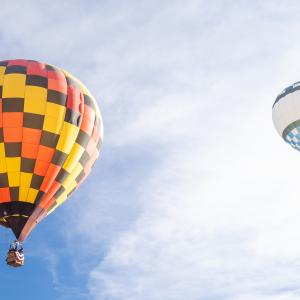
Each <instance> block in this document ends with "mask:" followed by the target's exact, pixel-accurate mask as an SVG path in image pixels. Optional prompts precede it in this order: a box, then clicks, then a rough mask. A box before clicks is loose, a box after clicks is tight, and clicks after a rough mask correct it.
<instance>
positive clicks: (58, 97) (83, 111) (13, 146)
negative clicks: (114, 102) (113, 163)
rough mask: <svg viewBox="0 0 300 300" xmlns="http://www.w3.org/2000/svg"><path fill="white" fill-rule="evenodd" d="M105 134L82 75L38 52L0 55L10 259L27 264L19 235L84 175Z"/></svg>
mask: <svg viewBox="0 0 300 300" xmlns="http://www.w3.org/2000/svg"><path fill="white" fill-rule="evenodd" d="M102 138H103V124H102V118H101V114H100V111H99V108H98V106H97V103H96V101H95V99H94V97H93V96H92V95H91V94H90V92H89V91H88V89H87V88H86V87H85V86H84V85H83V84H82V83H81V82H80V81H79V80H78V79H76V78H75V77H74V76H72V75H71V74H70V73H68V72H66V71H65V70H63V69H60V68H58V67H55V66H52V65H49V64H45V63H41V62H38V61H34V60H24V59H16V60H6V61H0V224H1V225H2V226H5V227H7V228H10V229H11V230H12V231H13V233H14V234H15V236H16V241H15V242H14V243H12V245H11V247H10V250H9V252H8V255H7V263H8V264H9V265H12V266H15V267H18V266H21V265H23V264H24V254H23V247H22V243H23V242H24V241H25V239H26V238H27V236H28V235H29V234H30V232H31V231H32V230H33V228H34V227H35V226H36V225H37V224H38V223H39V222H40V221H41V220H43V219H44V218H45V217H47V216H48V215H49V214H51V213H52V212H53V211H54V210H55V209H56V208H57V207H59V206H60V205H61V204H62V203H63V202H64V201H66V199H68V198H69V197H70V195H71V194H72V193H73V192H74V190H76V189H77V188H78V187H79V186H80V184H81V183H82V182H83V180H84V179H85V178H86V177H87V175H88V174H89V173H90V171H91V168H92V167H93V165H94V163H95V161H96V159H97V158H98V156H99V148H100V145H101V143H102Z"/></svg>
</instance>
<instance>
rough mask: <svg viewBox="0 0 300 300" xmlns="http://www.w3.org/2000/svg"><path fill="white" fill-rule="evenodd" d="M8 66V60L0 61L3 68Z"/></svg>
mask: <svg viewBox="0 0 300 300" xmlns="http://www.w3.org/2000/svg"><path fill="white" fill-rule="evenodd" d="M7 65H8V61H7V60H2V61H0V66H1V67H6V66H7Z"/></svg>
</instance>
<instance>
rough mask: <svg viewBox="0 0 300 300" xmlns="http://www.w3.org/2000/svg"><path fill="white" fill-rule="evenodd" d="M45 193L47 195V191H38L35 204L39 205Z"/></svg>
mask: <svg viewBox="0 0 300 300" xmlns="http://www.w3.org/2000/svg"><path fill="white" fill-rule="evenodd" d="M44 195H45V193H44V192H42V191H39V192H38V193H37V195H36V197H35V205H38V204H39V203H40V202H41V201H42V199H43V196H44Z"/></svg>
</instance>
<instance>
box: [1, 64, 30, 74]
mask: <svg viewBox="0 0 300 300" xmlns="http://www.w3.org/2000/svg"><path fill="white" fill-rule="evenodd" d="M26 71H27V68H26V67H25V66H16V65H15V66H7V67H6V69H5V74H15V73H19V74H26Z"/></svg>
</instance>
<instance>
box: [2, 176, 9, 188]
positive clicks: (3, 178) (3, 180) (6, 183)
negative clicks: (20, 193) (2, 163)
mask: <svg viewBox="0 0 300 300" xmlns="http://www.w3.org/2000/svg"><path fill="white" fill-rule="evenodd" d="M8 186H9V185H8V176H7V173H0V188H5V187H8Z"/></svg>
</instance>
